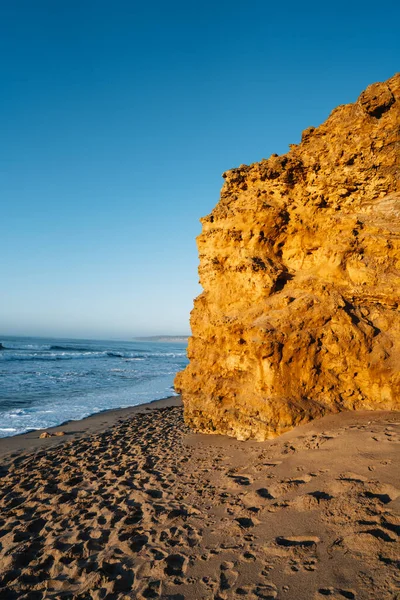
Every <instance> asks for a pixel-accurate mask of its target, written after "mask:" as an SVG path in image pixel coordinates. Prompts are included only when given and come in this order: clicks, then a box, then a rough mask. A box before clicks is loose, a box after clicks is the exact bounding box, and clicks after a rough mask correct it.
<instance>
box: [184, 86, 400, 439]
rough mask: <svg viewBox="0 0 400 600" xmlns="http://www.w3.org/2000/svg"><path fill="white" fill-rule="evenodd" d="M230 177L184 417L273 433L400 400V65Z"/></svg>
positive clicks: (206, 269)
mask: <svg viewBox="0 0 400 600" xmlns="http://www.w3.org/2000/svg"><path fill="white" fill-rule="evenodd" d="M223 177H224V179H225V184H224V186H223V188H222V191H221V199H220V201H219V203H218V204H217V206H216V207H215V208H214V210H213V211H212V213H211V214H210V215H208V216H207V217H205V218H203V219H202V224H203V229H202V233H201V235H200V236H199V237H198V239H197V243H198V249H199V256H200V267H199V274H200V283H201V284H202V286H203V289H204V292H203V293H202V294H201V295H200V296H199V297H198V298H197V299H196V300H195V304H194V309H193V311H192V315H191V328H192V337H191V338H190V340H189V347H188V356H189V359H190V363H189V365H188V367H187V368H186V369H185V370H184V371H183V372H181V373H179V374H178V376H177V378H176V381H175V386H176V389H177V390H178V391H180V392H181V394H182V398H183V402H184V407H185V420H186V423H188V424H189V425H190V426H191V427H192V428H193V429H194V430H196V431H201V432H206V433H222V434H227V435H230V436H234V437H237V438H238V439H247V438H254V439H257V440H264V439H268V438H271V437H274V436H276V435H279V434H281V433H283V432H285V431H287V430H289V429H291V428H293V427H295V426H296V425H298V424H300V423H304V422H306V421H309V420H311V419H314V418H316V417H320V416H322V415H324V414H326V413H329V412H338V411H342V410H360V409H364V410H365V409H367V410H373V409H400V184H399V179H400V74H398V75H395V76H394V77H393V78H391V79H390V80H388V81H387V82H385V83H376V84H373V85H371V86H369V87H368V88H367V89H366V90H365V91H364V92H363V93H362V94H361V95H360V97H359V99H358V100H357V102H356V103H355V104H348V105H344V106H339V107H338V108H336V109H335V110H334V111H333V112H332V114H331V115H330V117H329V118H328V120H327V121H326V122H325V123H324V124H322V125H321V126H320V127H318V128H314V127H310V128H308V129H306V130H305V131H304V132H303V135H302V140H301V143H300V144H299V145H292V146H291V149H290V152H288V153H287V154H285V155H283V156H278V155H272V156H271V157H270V158H269V159H268V160H261V161H260V162H259V163H254V164H252V165H250V166H247V165H241V166H240V167H239V168H237V169H232V170H231V171H227V172H226V173H224V175H223Z"/></svg>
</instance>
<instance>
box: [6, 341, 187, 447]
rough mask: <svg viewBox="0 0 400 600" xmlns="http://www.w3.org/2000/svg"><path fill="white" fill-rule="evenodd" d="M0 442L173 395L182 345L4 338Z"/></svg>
mask: <svg viewBox="0 0 400 600" xmlns="http://www.w3.org/2000/svg"><path fill="white" fill-rule="evenodd" d="M1 341H2V345H3V348H2V349H1V351H0V376H1V379H2V393H1V397H0V437H7V436H10V435H16V434H19V433H23V432H25V431H29V430H31V429H42V428H46V427H53V426H56V425H59V424H61V423H63V422H64V421H67V420H70V419H74V420H76V419H82V418H84V417H87V416H88V415H91V414H94V413H97V412H100V411H103V410H108V409H112V408H123V407H128V406H135V405H138V404H143V403H146V402H150V401H151V400H156V399H159V398H164V397H165V396H171V395H172V394H174V390H173V387H172V385H173V380H174V376H175V374H176V373H177V371H179V370H180V369H182V368H183V367H184V366H185V365H186V364H187V359H186V343H185V342H177V341H175V342H172V343H170V342H162V343H161V342H157V341H153V340H152V341H134V342H115V341H97V340H65V339H45V338H16V337H3V338H2V339H1Z"/></svg>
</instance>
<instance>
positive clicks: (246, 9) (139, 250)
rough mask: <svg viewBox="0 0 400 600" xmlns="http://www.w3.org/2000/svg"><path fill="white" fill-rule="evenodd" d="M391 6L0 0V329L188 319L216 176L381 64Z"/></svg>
mask: <svg viewBox="0 0 400 600" xmlns="http://www.w3.org/2000/svg"><path fill="white" fill-rule="evenodd" d="M399 21H400V5H399V4H398V3H397V2H393V1H391V0H389V1H388V2H386V3H385V4H384V5H382V10H381V9H380V5H379V4H376V2H374V3H372V2H368V1H363V2H359V1H355V2H348V1H346V2H343V1H339V2H335V3H334V4H333V3H332V4H326V3H322V2H320V1H319V2H305V3H298V2H291V1H287V2H285V3H276V2H274V3H269V2H266V1H265V0H263V1H259V0H254V1H253V2H252V3H244V2H242V1H241V2H238V1H236V0H232V1H231V2H225V1H221V2H218V0H217V1H214V2H209V1H208V0H205V1H203V2H201V3H200V2H198V3H194V2H192V3H191V2H177V1H174V0H171V1H170V2H161V1H158V0H155V1H153V2H151V3H147V4H145V3H143V2H140V3H139V2H136V1H133V0H131V1H122V0H113V2H111V1H107V2H105V1H102V0H68V2H67V1H64V0H60V1H57V2H54V0H47V1H44V0H35V2H32V1H31V0H29V1H28V0H20V1H16V2H5V1H1V0H0V53H1V62H0V86H1V89H0V132H1V142H0V198H1V200H0V201H1V213H0V214H1V223H2V227H1V250H2V251H1V253H0V274H1V294H0V334H1V333H2V334H3V335H4V334H15V335H19V334H20V335H54V336H57V335H60V336H71V337H87V336H89V337H119V338H123V339H129V338H130V337H132V336H134V335H147V334H150V335H151V334H157V333H166V334H168V333H170V334H179V333H182V334H184V333H187V332H188V331H189V324H188V320H189V312H190V310H191V308H192V303H193V298H194V297H195V296H196V295H197V294H198V293H199V292H200V287H199V285H198V276H197V263H198V260H197V250H196V245H195V236H196V235H198V234H199V233H200V224H199V218H200V217H201V216H203V215H206V214H207V213H209V212H210V211H211V209H212V208H213V206H214V205H215V204H216V202H217V201H218V196H219V190H220V188H221V185H222V183H223V181H222V179H221V174H222V172H223V171H225V170H227V169H230V168H232V167H235V166H238V165H239V164H242V163H247V164H248V163H251V162H254V161H257V160H260V159H261V158H267V157H268V156H270V154H272V153H274V152H276V153H279V154H280V153H284V152H286V151H287V150H288V144H290V143H296V142H298V141H299V139H300V135H301V131H302V130H303V129H305V128H306V127H308V126H310V125H318V124H320V123H321V122H322V121H324V120H325V119H326V118H327V116H328V115H329V113H330V111H331V110H332V109H333V108H334V107H335V106H337V105H338V104H344V103H347V102H353V101H355V100H356V98H357V96H358V95H359V93H360V92H361V91H362V90H363V89H364V88H365V87H366V86H367V85H368V84H370V83H373V82H374V81H382V80H385V79H387V78H389V77H391V76H392V75H393V74H394V73H395V72H396V71H398V70H399V65H400V61H399V58H400V43H399V41H398V39H399V37H398V23H399Z"/></svg>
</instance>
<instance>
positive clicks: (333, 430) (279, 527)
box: [0, 398, 400, 600]
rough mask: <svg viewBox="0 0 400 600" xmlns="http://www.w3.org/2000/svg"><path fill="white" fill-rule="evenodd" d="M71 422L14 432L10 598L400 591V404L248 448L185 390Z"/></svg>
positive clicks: (3, 503)
mask: <svg viewBox="0 0 400 600" xmlns="http://www.w3.org/2000/svg"><path fill="white" fill-rule="evenodd" d="M60 430H62V431H64V432H65V435H64V436H61V437H57V436H52V437H49V438H45V439H40V438H39V435H40V433H42V432H41V431H39V432H38V431H36V432H31V433H28V434H24V435H21V436H16V437H14V438H6V439H3V440H1V441H0V442H1V443H0V465H1V492H0V507H1V513H0V535H1V538H0V565H1V567H0V570H1V574H0V598H1V599H14V598H25V599H29V600H34V599H35V600H38V599H41V598H54V599H56V598H57V599H58V598H60V599H61V598H65V599H67V598H68V599H72V598H80V599H92V598H93V599H105V598H107V599H113V598H121V599H125V598H126V599H128V598H130V599H131V598H134V599H136V598H137V599H145V598H162V599H165V600H167V599H169V600H192V599H193V600H197V599H199V600H200V599H201V600H208V599H215V600H218V599H220V600H223V599H226V600H228V599H231V598H232V599H239V598H245V599H246V600H256V599H259V598H261V599H264V600H265V599H272V598H282V599H287V600H303V599H304V600H308V599H313V600H314V599H315V600H323V598H326V597H328V598H331V599H335V600H343V599H345V598H349V599H351V598H355V599H357V600H373V599H376V600H382V599H386V598H387V599H389V598H390V599H393V600H394V599H398V598H399V597H400V596H399V594H400V591H399V587H398V586H399V578H398V567H399V556H400V546H399V543H398V534H399V532H400V498H399V496H400V474H399V470H398V466H397V462H396V459H397V457H398V448H399V442H400V414H399V413H396V412H358V413H354V412H352V413H341V414H338V415H334V416H328V417H324V418H323V419H321V420H319V421H314V422H312V423H310V424H308V425H305V426H301V427H298V428H297V429H295V430H293V431H291V432H289V433H286V434H284V435H282V436H281V437H279V438H276V439H274V440H272V441H269V442H262V443H260V442H238V441H237V440H234V439H230V438H226V437H221V436H207V435H199V434H194V433H191V432H190V430H189V429H188V428H187V427H186V426H185V425H184V423H183V409H182V407H181V405H180V401H179V398H172V399H167V400H164V401H159V402H156V403H152V404H149V405H145V406H141V407H135V408H131V409H123V410H116V411H108V412H105V413H100V414H98V415H95V416H93V417H89V418H87V419H84V420H82V421H75V422H70V423H68V424H66V425H64V426H62V427H58V428H56V429H55V430H54V431H60ZM49 431H50V432H51V430H49Z"/></svg>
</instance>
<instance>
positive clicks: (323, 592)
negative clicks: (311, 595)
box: [315, 587, 356, 600]
mask: <svg viewBox="0 0 400 600" xmlns="http://www.w3.org/2000/svg"><path fill="white" fill-rule="evenodd" d="M326 597H329V598H330V599H331V600H343V598H348V599H349V600H353V599H355V598H356V595H355V592H353V591H352V590H342V589H335V588H333V587H327V588H320V589H319V590H318V592H317V593H316V594H315V600H322V599H323V598H326Z"/></svg>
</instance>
